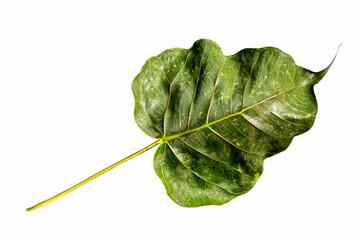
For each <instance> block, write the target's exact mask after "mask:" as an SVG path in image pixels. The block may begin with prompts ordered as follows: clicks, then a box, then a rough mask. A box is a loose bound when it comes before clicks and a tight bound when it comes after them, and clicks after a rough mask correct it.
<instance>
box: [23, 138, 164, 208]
mask: <svg viewBox="0 0 360 240" xmlns="http://www.w3.org/2000/svg"><path fill="white" fill-rule="evenodd" d="M161 142H162V140H161V139H159V140H158V141H156V142H153V143H152V144H150V145H149V146H147V147H145V148H143V149H141V150H139V151H137V152H136V153H133V154H131V155H130V156H128V157H126V158H124V159H122V160H120V161H118V162H116V163H114V164H112V165H110V166H108V167H107V168H104V169H103V170H101V171H100V172H97V173H95V174H94V175H92V176H91V177H89V178H87V179H85V180H84V181H82V182H79V183H78V184H76V185H74V186H72V187H71V188H69V189H67V190H65V191H63V192H61V193H59V194H57V195H55V196H53V197H51V198H49V199H47V200H45V201H43V202H40V203H38V204H36V205H34V206H32V207H30V208H27V209H26V211H32V210H35V209H37V208H41V207H43V206H45V205H47V204H49V203H51V202H53V201H55V200H57V199H59V198H61V197H63V196H65V195H66V194H68V193H70V192H72V191H74V190H75V189H77V188H79V187H81V186H82V185H84V184H86V183H88V182H90V181H91V180H93V179H95V178H97V177H99V176H100V175H102V174H104V173H106V172H108V171H110V170H111V169H113V168H115V167H117V166H119V165H120V164H122V163H124V162H126V161H128V160H130V159H132V158H133V157H136V156H138V155H140V154H141V153H143V152H145V151H147V150H149V149H150V148H153V147H155V146H156V145H158V144H159V143H161Z"/></svg>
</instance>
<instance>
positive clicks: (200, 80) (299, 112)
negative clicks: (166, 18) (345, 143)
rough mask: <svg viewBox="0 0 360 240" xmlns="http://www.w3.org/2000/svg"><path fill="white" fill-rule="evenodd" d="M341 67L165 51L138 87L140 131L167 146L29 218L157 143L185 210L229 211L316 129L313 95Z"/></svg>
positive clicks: (149, 64) (259, 54)
mask: <svg viewBox="0 0 360 240" xmlns="http://www.w3.org/2000/svg"><path fill="white" fill-rule="evenodd" d="M334 60H335V58H334ZM334 60H333V61H332V62H331V63H330V65H329V66H328V67H327V68H325V69H324V70H322V71H320V72H312V71H310V70H307V69H305V68H302V67H299V66H296V65H295V62H294V60H293V59H292V58H291V56H289V55H288V54H286V53H283V52H282V51H280V50H279V49H276V48H272V47H266V48H257V49H244V50H242V51H240V52H238V53H236V54H234V55H231V56H224V55H223V53H222V52H221V49H220V47H219V46H218V45H217V44H216V43H214V42H212V41H210V40H206V39H201V40H198V41H197V42H195V43H194V45H193V47H191V48H190V49H181V48H174V49H169V50H166V51H164V52H163V53H161V54H159V55H158V56H155V57H152V58H150V59H149V60H148V61H146V63H145V65H144V66H143V68H142V69H141V72H140V73H139V74H138V75H137V76H136V77H135V79H134V81H133V84H132V89H133V93H134V97H135V120H136V123H137V124H138V125H139V127H140V128H141V129H142V130H143V131H144V132H145V133H146V134H148V135H149V136H151V137H153V138H157V139H158V140H157V141H155V142H153V143H151V144H150V145H148V146H146V147H144V148H143V149H141V150H139V151H137V152H135V153H133V154H131V155H129V156H128V157H126V158H124V159H122V160H120V161H118V162H116V163H114V164H112V165H110V166H108V167H106V168H104V169H103V170H101V171H99V172H97V173H95V174H94V175H92V176H90V177H88V178H87V179H85V180H83V181H81V182H79V183H78V184H76V185H74V186H72V187H70V188H68V189H66V190H65V191H63V192H60V193H58V194H57V195H55V196H53V197H51V198H49V199H47V200H45V201H42V202H40V203H38V204H36V205H34V206H32V207H30V208H27V209H26V210H27V211H32V210H34V209H37V208H40V207H43V206H45V205H47V204H49V203H51V202H53V201H55V200H57V199H59V198H61V197H63V196H65V195H67V194H68V193H70V192H72V191H74V190H76V189H77V188H79V187H81V186H83V185H84V184H86V183H88V182H90V181H92V180H94V179H95V178H97V177H99V176H101V175H102V174H104V173H106V172H108V171H110V170H111V169H114V168H115V167H117V166H119V165H121V164H122V163H124V162H126V161H128V160H130V159H132V158H134V157H136V156H138V155H139V154H141V153H143V152H145V151H147V150H149V149H151V148H153V147H154V146H156V145H158V144H160V146H159V147H158V149H157V150H156V153H155V157H154V168H155V171H156V173H157V175H158V176H159V177H160V179H161V181H162V182H163V183H164V185H165V188H166V191H167V193H168V195H169V197H170V198H171V199H173V200H174V201H175V202H176V203H177V204H179V205H180V206H184V207H198V206H203V205H222V204H224V203H227V202H228V201H230V200H232V199H234V198H236V197H237V196H239V195H241V194H244V193H246V192H248V191H249V190H250V189H251V188H252V187H253V186H254V185H255V183H256V181H257V180H258V179H259V178H260V176H261V173H262V171H263V162H264V159H265V158H267V157H270V156H272V155H274V154H277V153H279V152H281V151H284V150H285V149H286V148H287V147H288V146H289V144H290V143H291V140H292V139H293V137H295V136H297V135H299V134H302V133H304V132H306V131H308V130H309V129H310V128H311V126H312V125H313V123H314V121H315V116H316V112H317V104H316V99H315V95H314V90H313V87H314V85H315V84H316V83H318V82H319V81H320V80H321V79H322V78H323V77H324V75H325V74H326V72H327V71H328V70H329V68H330V66H331V64H332V63H333V62H334Z"/></svg>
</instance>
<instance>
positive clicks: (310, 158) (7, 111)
mask: <svg viewBox="0 0 360 240" xmlns="http://www.w3.org/2000/svg"><path fill="white" fill-rule="evenodd" d="M358 10H359V7H358V5H357V4H356V1H346V0H342V1H315V0H313V1H299V2H293V1H283V2H281V1H225V0H223V1H195V0H192V1H184V0H183V1H178V2H172V1H155V0H152V1H122V2H121V1H15V0H13V1H10V0H9V1H1V3H0V81H1V85H0V164H1V165H0V171H1V173H0V187H1V192H0V205H1V208H0V209H1V210H0V239H4V240H12V239H37V240H42V239H46V240H53V239H145V238H146V239H287V240H288V239H347V240H348V239H360V232H359V231H360V230H359V225H360V224H359V223H360V217H359V216H360V207H359V202H360V197H359V183H360V177H359V171H360V157H359V154H358V151H359V148H360V146H359V134H360V131H359V127H358V126H359V120H360V118H359V87H360V79H359V74H358V70H359V57H358V56H359V49H360V47H359V42H360V38H359V36H358V33H359V22H360V17H359V13H358V12H359V11H358ZM200 38H208V39H211V40H213V41H215V42H217V43H218V44H219V45H220V46H221V48H222V50H223V52H224V53H225V54H226V55H230V54H233V53H235V52H237V51H239V50H241V49H243V48H249V47H264V46H274V47H278V48H280V49H281V50H283V51H285V52H287V53H289V54H290V55H291V56H292V57H293V58H294V59H295V61H296V63H297V64H298V65H300V66H303V67H306V68H309V69H311V70H313V71H319V70H321V69H323V68H325V67H326V66H327V65H328V64H329V63H330V62H331V60H332V58H333V57H334V55H335V52H336V49H337V47H338V45H339V44H340V43H343V45H342V47H341V48H340V50H339V53H338V56H337V59H336V61H335V63H334V64H333V66H332V68H331V69H330V71H329V72H328V74H327V75H326V76H325V78H324V79H323V80H322V81H321V83H320V84H318V85H317V86H316V87H315V92H316V96H317V99H318V104H319V112H318V116H317V119H316V121H315V124H314V126H313V128H312V129H311V130H310V131H309V132H307V133H305V134H304V135H301V136H299V137H296V138H295V139H294V141H293V142H292V144H291V146H290V147H289V148H288V149H287V150H286V151H285V152H283V153H280V154H278V155H276V156H274V157H271V158H269V159H267V160H266V162H265V171H264V173H263V176H262V177H261V179H260V180H259V181H258V183H257V185H256V186H255V187H254V188H253V190H251V191H250V192H249V193H247V194H245V195H243V196H240V197H238V198H236V199H235V200H233V201H231V202H230V203H228V204H226V205H223V206H220V207H219V206H210V207H209V206H208V207H201V208H195V209H189V208H182V207H179V206H177V205H176V204H175V203H173V202H172V200H170V198H168V197H167V195H166V192H165V189H164V187H163V185H162V183H161V181H160V180H159V179H158V177H157V176H156V174H155V172H154V170H153V165H152V158H153V155H154V152H155V149H152V150H150V151H148V152H146V153H144V154H142V155H141V156H138V157H137V158H135V159H132V160H131V161H129V162H127V163H125V164H123V165H121V166H120V167H118V168H116V169H114V170H112V171H111V172H109V173H107V174H106V175H103V176H101V177H100V178H98V179H96V180H94V181H93V182H91V183H89V184H87V185H85V186H84V187H81V188H79V189H78V190H76V191H75V192H73V193H71V194H69V195H67V196H66V197H64V198H62V199H60V200H58V201H56V202H54V203H52V204H50V205H48V206H46V207H44V208H41V209H38V210H36V211H33V212H26V211H25V208H27V207H30V206H31V205H33V204H35V203H37V202H39V201H42V200H44V199H46V198H48V197H50V196H52V195H54V194H56V193H58V192H60V191H62V190H64V189H66V188H68V187H70V186H72V185H73V184H75V183H77V182H79V181H81V180H83V179H84V178H86V177H88V176H89V175H91V174H93V173H95V172H97V171H98V170H101V169H102V168H104V167H106V166H108V165H110V164H112V163H114V162H116V161H118V160H119V159H121V158H123V157H126V156H127V155H129V154H131V153H133V152H135V151H137V150H139V149H140V148H142V147H145V146H146V145H148V144H150V143H151V142H153V141H154V140H153V139H151V138H149V137H148V136H147V135H146V134H145V133H143V132H142V131H141V130H140V129H139V128H138V127H137V125H136V124H135V121H134V119H133V106H134V100H133V96H132V92H131V82H132V80H133V78H134V77H135V76H136V74H137V73H138V72H139V71H140V69H141V67H142V65H143V64H144V62H145V61H146V59H148V58H149V57H151V56H153V55H157V54H159V53H160V52H162V51H163V50H165V49H168V48H173V47H183V48H189V47H191V45H192V44H193V42H194V41H196V40H197V39H200Z"/></svg>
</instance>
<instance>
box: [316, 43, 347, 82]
mask: <svg viewBox="0 0 360 240" xmlns="http://www.w3.org/2000/svg"><path fill="white" fill-rule="evenodd" d="M341 45H342V43H341V44H340V45H339V46H338V48H337V50H336V53H335V56H334V58H333V60H332V61H331V63H330V64H329V66H327V67H326V68H325V69H323V70H321V71H319V72H317V73H315V74H316V80H315V81H314V83H313V84H312V85H315V84H317V83H319V82H320V81H321V79H322V78H323V77H324V76H325V75H326V73H327V72H328V71H329V69H330V67H331V66H332V64H333V63H334V61H335V59H336V57H337V54H338V52H339V49H340V47H341Z"/></svg>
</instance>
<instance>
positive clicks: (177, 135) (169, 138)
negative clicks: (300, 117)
mask: <svg viewBox="0 0 360 240" xmlns="http://www.w3.org/2000/svg"><path fill="white" fill-rule="evenodd" d="M316 79H317V78H314V79H313V80H312V81H310V82H307V83H306V84H304V85H300V86H294V87H292V88H289V89H286V90H284V91H282V92H279V93H277V94H275V95H273V96H271V97H268V98H266V99H264V100H262V101H260V102H257V103H255V104H254V105H252V106H250V107H247V108H244V109H242V110H241V111H240V112H237V113H233V114H230V115H228V116H225V117H223V118H220V119H217V120H215V121H212V122H209V123H206V124H204V125H202V126H200V127H197V128H193V129H190V130H187V131H184V132H181V133H177V134H174V135H169V136H163V137H162V138H161V140H162V141H163V142H167V141H170V140H173V139H176V138H179V137H181V136H184V135H186V134H189V133H192V132H196V131H199V130H202V129H204V128H207V127H210V126H212V125H214V124H216V123H219V122H221V121H223V120H226V119H229V118H232V117H235V116H238V115H241V114H243V113H244V112H245V111H247V110H249V109H252V108H254V107H256V106H258V105H260V104H262V103H264V102H266V101H268V100H270V99H272V98H275V97H277V96H279V95H281V94H283V93H286V92H289V91H291V90H293V89H296V88H301V87H304V86H306V85H308V84H310V83H311V82H313V81H314V80H316Z"/></svg>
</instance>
